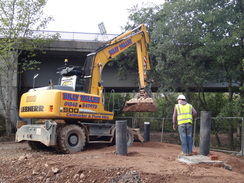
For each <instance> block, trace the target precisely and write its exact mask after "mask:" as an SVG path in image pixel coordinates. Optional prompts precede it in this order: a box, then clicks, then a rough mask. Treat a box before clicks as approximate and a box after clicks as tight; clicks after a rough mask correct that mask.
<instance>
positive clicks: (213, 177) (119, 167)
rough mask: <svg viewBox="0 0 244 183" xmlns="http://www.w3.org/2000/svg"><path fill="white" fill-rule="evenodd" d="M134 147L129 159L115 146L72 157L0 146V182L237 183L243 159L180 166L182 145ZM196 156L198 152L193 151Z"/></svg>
mask: <svg viewBox="0 0 244 183" xmlns="http://www.w3.org/2000/svg"><path fill="white" fill-rule="evenodd" d="M159 139H160V137H157V139H151V141H150V142H147V143H141V142H134V144H133V146H131V147H128V155H127V156H121V155H118V154H116V146H108V145H104V144H90V145H88V146H86V148H85V149H84V150H83V151H82V152H79V153H76V154H65V155H63V154H56V153H54V152H53V151H50V150H49V151H39V152H37V151H33V150H31V148H30V147H29V146H28V144H27V143H26V142H24V143H15V142H14V141H1V142H0V183H15V182H16V183H29V182H30V183H33V182H35V183H36V182H40V183H73V182H74V183H76V182H81V183H89V182H92V183H161V182H177V183H178V182H180V183H183V182H184V183H185V182H198V183H207V182H211V183H222V182H231V183H241V182H244V158H243V157H241V156H236V155H233V154H232V155H231V154H224V153H220V152H211V154H213V155H217V156H218V159H219V160H220V161H223V162H224V164H225V167H231V168H232V170H231V171H230V170H228V169H226V168H225V167H224V164H214V163H211V164H191V165H189V164H185V163H182V162H179V161H178V154H179V153H180V152H181V147H180V145H176V144H170V143H161V142H156V141H158V140H159ZM194 150H195V151H198V152H199V149H194Z"/></svg>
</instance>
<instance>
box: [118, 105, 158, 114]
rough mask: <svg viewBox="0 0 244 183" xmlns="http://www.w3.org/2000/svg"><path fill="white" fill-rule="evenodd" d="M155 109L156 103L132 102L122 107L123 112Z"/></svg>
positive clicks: (151, 110) (156, 108) (153, 110)
mask: <svg viewBox="0 0 244 183" xmlns="http://www.w3.org/2000/svg"><path fill="white" fill-rule="evenodd" d="M157 110H158V107H157V105H155V104H153V103H134V104H129V105H126V106H125V107H124V108H123V111H124V112H156V111H157Z"/></svg>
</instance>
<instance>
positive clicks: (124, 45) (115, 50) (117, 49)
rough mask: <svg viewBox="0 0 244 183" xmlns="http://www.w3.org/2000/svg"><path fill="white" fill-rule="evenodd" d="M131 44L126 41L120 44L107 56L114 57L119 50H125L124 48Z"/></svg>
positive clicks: (129, 41) (129, 40)
mask: <svg viewBox="0 0 244 183" xmlns="http://www.w3.org/2000/svg"><path fill="white" fill-rule="evenodd" d="M131 44H132V40H131V39H128V40H126V41H124V42H123V43H121V44H120V45H119V46H115V47H114V48H112V49H111V50H109V51H108V53H109V55H114V54H115V53H117V52H119V51H120V50H123V49H125V48H126V47H128V46H130V45H131Z"/></svg>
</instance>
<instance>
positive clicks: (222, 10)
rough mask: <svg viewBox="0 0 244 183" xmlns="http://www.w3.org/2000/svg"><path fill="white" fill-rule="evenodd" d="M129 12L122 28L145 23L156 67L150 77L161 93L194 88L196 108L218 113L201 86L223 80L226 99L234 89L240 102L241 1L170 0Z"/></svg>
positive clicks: (243, 20) (243, 11) (242, 53)
mask: <svg viewBox="0 0 244 183" xmlns="http://www.w3.org/2000/svg"><path fill="white" fill-rule="evenodd" d="M130 13H131V14H130V16H129V22H128V24H127V25H126V28H128V27H134V26H135V25H138V24H140V23H145V24H146V25H147V27H148V30H149V33H150V38H151V42H150V52H149V55H150V60H151V65H152V70H153V71H154V72H151V73H150V75H149V76H150V77H151V78H153V79H154V81H155V83H156V85H158V86H159V87H160V91H161V92H162V93H163V94H165V93H170V92H176V91H185V92H186V94H187V95H189V92H190V91H191V90H192V88H193V87H194V88H197V91H198V92H199V93H198V95H199V96H198V97H194V98H196V100H197V101H199V102H198V104H199V108H201V110H212V109H213V110H214V114H216V115H217V114H219V113H220V110H217V109H216V108H214V107H213V102H212V101H210V102H209V101H208V100H209V99H208V97H209V96H208V97H207V95H206V93H205V92H204V90H203V89H204V87H203V86H204V85H205V84H209V83H213V82H216V83H220V82H226V83H228V90H229V96H228V98H229V101H232V100H233V99H232V98H233V95H234V92H236V93H237V94H238V95H240V100H243V96H244V94H243V90H242V88H243V80H244V73H243V57H244V50H243V48H244V45H243V43H244V42H243V36H244V27H243V26H244V17H243V15H244V3H243V1H240V0H226V1H223V0H216V1H209V0H208V1H195V0H188V1H185V0H177V1H176V0H170V1H166V2H165V3H164V4H163V5H162V6H153V5H152V6H143V7H140V6H138V5H137V6H134V7H133V8H131V9H130ZM121 67H125V68H127V65H126V64H121ZM155 71H156V72H155ZM236 84H237V85H239V86H238V87H236V86H235V85H236ZM218 97H220V98H221V96H220V95H219V96H217V95H216V96H215V99H216V100H218ZM210 98H212V97H210ZM213 99H214V97H213ZM160 105H163V104H160ZM229 105H230V104H229ZM231 105H233V104H231ZM237 106H238V105H237ZM218 109H220V107H218ZM239 110H240V109H239Z"/></svg>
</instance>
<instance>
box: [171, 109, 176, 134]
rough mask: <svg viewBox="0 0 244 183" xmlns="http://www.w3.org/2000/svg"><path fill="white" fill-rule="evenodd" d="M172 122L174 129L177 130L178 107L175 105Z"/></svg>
mask: <svg viewBox="0 0 244 183" xmlns="http://www.w3.org/2000/svg"><path fill="white" fill-rule="evenodd" d="M172 123H173V129H174V130H176V129H177V125H176V123H177V111H176V108H175V107H174V112H173V117H172Z"/></svg>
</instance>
